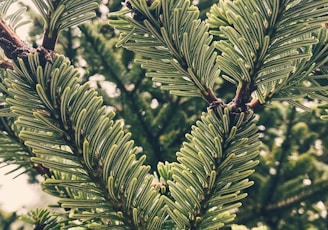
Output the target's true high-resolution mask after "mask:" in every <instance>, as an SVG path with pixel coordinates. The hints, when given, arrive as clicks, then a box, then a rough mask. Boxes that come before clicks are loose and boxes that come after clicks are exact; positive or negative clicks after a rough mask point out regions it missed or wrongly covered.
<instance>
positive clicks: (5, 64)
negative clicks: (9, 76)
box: [0, 57, 14, 69]
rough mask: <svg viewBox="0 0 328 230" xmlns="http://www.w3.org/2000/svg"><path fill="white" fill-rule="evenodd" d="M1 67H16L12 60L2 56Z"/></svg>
mask: <svg viewBox="0 0 328 230" xmlns="http://www.w3.org/2000/svg"><path fill="white" fill-rule="evenodd" d="M0 68H1V69H14V67H13V63H12V62H11V61H10V60H6V59H4V58H2V57H0Z"/></svg>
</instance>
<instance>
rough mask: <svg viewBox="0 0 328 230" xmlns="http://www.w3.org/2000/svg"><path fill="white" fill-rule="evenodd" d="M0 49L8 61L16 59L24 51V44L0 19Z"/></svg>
mask: <svg viewBox="0 0 328 230" xmlns="http://www.w3.org/2000/svg"><path fill="white" fill-rule="evenodd" d="M0 47H1V48H2V49H3V51H4V53H5V55H6V56H7V57H8V58H9V59H16V58H17V57H18V55H19V54H20V53H22V52H23V51H24V43H23V41H22V40H21V39H20V38H19V37H18V36H17V34H16V33H15V32H14V31H13V30H12V29H11V28H10V27H9V26H8V25H7V24H6V23H5V22H4V21H3V19H2V18H0Z"/></svg>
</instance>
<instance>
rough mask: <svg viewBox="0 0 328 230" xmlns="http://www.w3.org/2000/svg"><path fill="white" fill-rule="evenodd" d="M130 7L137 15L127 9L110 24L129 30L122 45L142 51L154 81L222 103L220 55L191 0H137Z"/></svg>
mask: <svg viewBox="0 0 328 230" xmlns="http://www.w3.org/2000/svg"><path fill="white" fill-rule="evenodd" d="M147 4H148V5H147ZM129 6H130V8H131V9H132V12H134V18H131V17H129V16H127V15H126V14H127V13H128V12H127V11H126V10H123V11H121V12H119V13H117V16H113V17H112V20H111V22H110V23H111V25H113V26H114V27H115V28H117V29H119V30H120V31H122V32H124V33H122V34H121V41H120V42H119V44H118V45H123V46H124V47H125V48H127V49H130V50H132V51H134V52H136V53H139V54H140V55H142V57H143V59H142V60H139V61H140V63H141V65H142V67H143V68H145V69H147V70H148V73H147V75H149V76H151V77H152V78H153V80H154V81H157V82H161V83H163V85H162V89H166V90H169V91H170V92H171V93H173V94H177V95H182V96H202V97H203V98H204V99H205V100H206V101H207V102H208V103H209V104H211V103H213V102H217V101H218V99H217V98H216V96H215V94H214V89H213V85H214V82H215V77H216V76H217V74H218V73H219V69H218V66H217V64H216V53H215V52H214V46H212V45H211V41H212V38H211V36H209V35H208V34H207V27H206V25H205V24H204V23H203V22H201V21H200V20H198V17H199V12H198V9H197V8H196V7H194V6H190V2H189V1H163V2H160V1H150V2H148V3H147V2H146V1H140V2H138V1H137V0H132V1H130V5H129ZM196 41H197V42H196ZM182 44H184V45H182Z"/></svg>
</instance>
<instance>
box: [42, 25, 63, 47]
mask: <svg viewBox="0 0 328 230" xmlns="http://www.w3.org/2000/svg"><path fill="white" fill-rule="evenodd" d="M58 32H59V31H58V30H57V29H55V30H54V31H52V33H50V31H49V30H48V29H46V30H45V31H44V35H43V41H42V47H44V48H45V49H47V50H55V46H56V43H57V38H58Z"/></svg>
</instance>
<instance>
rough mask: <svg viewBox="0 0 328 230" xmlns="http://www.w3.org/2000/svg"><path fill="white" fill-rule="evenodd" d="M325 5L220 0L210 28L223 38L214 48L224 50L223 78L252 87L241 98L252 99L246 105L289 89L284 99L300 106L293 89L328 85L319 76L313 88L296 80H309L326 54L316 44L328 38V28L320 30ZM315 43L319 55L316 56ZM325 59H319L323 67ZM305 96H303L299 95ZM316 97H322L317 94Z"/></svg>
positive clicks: (318, 87) (318, 88) (213, 10)
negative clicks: (327, 36) (327, 33)
mask: <svg viewBox="0 0 328 230" xmlns="http://www.w3.org/2000/svg"><path fill="white" fill-rule="evenodd" d="M326 7H327V4H326V2H325V1H310V2H309V1H306V2H304V1H302V2H293V1H283V2H282V1H278V0H275V1H273V2H272V1H259V2H256V1H255V2H251V1H249V2H242V1H233V2H231V1H220V3H219V4H217V5H214V6H213V7H212V9H211V11H210V13H209V14H208V18H209V19H208V25H209V27H210V28H211V31H210V33H211V34H213V35H215V36H219V38H221V40H220V41H218V42H216V44H215V47H216V48H217V49H218V50H219V52H220V53H221V54H220V56H219V58H218V59H219V61H218V63H219V66H220V68H221V69H222V70H223V71H224V75H222V77H223V78H224V79H226V80H227V81H230V82H232V83H233V84H236V85H237V88H239V89H242V88H243V89H247V90H246V91H248V94H247V95H248V96H246V95H245V96H244V99H243V100H237V101H243V103H242V104H245V103H247V101H248V102H249V103H250V104H248V105H247V106H249V107H250V108H254V106H257V105H258V104H264V103H265V102H266V101H268V100H270V99H271V98H274V97H276V96H277V95H278V94H279V93H282V92H284V93H283V94H284V96H285V97H284V98H283V97H280V98H279V100H287V101H289V102H291V103H292V104H293V105H300V104H299V103H296V102H295V97H293V92H302V91H303V92H304V91H305V90H307V91H309V92H311V91H312V92H313V91H315V90H318V91H320V90H321V91H324V90H325V87H324V86H322V87H320V86H319V85H317V84H316V83H314V82H313V81H314V80H310V81H311V82H313V84H314V86H315V87H312V88H311V87H310V88H308V89H306V87H303V88H299V87H295V85H298V84H303V82H304V81H302V79H305V78H306V81H309V79H310V77H309V76H310V75H311V74H312V73H313V70H314V68H315V67H314V66H317V65H316V64H319V63H316V61H314V59H316V57H317V58H320V57H322V56H321V55H320V54H319V53H320V51H319V50H320V49H318V47H323V45H322V44H320V45H318V47H317V48H315V44H317V43H318V39H319V40H320V43H326V39H325V38H322V36H325V34H326V33H325V32H324V33H322V32H319V31H320V30H321V29H322V26H323V22H326V21H327V20H328V18H327V16H326V15H325V14H324V12H326V11H325V10H326ZM304 15H311V17H306V16H304ZM323 34H324V35H323ZM222 38H223V39H222ZM317 38H318V39H317ZM312 48H313V49H314V50H316V52H318V55H313V56H312V54H311V49H312ZM322 49H324V50H325V49H326V48H322ZM316 52H315V53H316ZM325 62H326V60H322V61H320V64H319V66H320V65H321V64H322V63H325ZM303 74H304V75H303ZM300 75H301V76H302V77H301V76H300ZM287 88H288V90H287ZM296 88H297V89H296ZM239 89H237V95H238V92H239V91H240V90H239ZM283 89H286V90H283ZM310 94H311V93H310ZM303 96H304V94H299V95H298V97H299V98H302V97H303ZM312 97H317V98H318V97H320V96H318V94H315V93H313V94H312ZM286 98H287V99H286ZM321 98H323V97H321ZM237 99H239V98H237ZM277 99H278V98H277ZM244 106H245V105H244ZM302 108H304V106H302Z"/></svg>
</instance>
